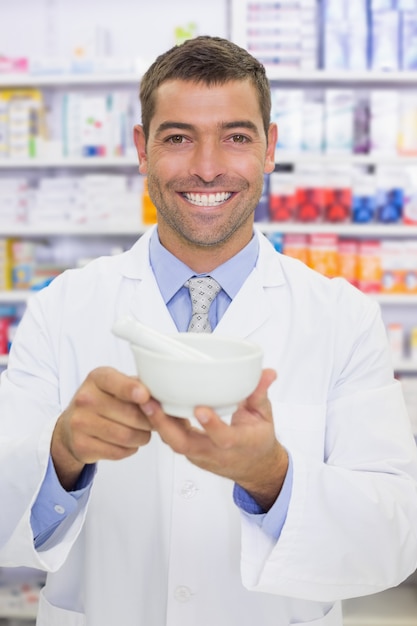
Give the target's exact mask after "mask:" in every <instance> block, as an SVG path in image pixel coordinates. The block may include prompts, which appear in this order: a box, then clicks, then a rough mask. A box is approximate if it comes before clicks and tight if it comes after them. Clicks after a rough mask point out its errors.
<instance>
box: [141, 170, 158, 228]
mask: <svg viewBox="0 0 417 626" xmlns="http://www.w3.org/2000/svg"><path fill="white" fill-rule="evenodd" d="M142 221H143V223H144V224H146V225H149V224H156V206H155V205H154V203H153V202H152V200H151V198H150V195H149V192H148V179H147V178H145V180H144V181H143V193H142Z"/></svg>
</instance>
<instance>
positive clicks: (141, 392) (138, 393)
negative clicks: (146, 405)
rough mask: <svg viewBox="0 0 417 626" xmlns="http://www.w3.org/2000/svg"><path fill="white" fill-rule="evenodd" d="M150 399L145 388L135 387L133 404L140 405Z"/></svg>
mask: <svg viewBox="0 0 417 626" xmlns="http://www.w3.org/2000/svg"><path fill="white" fill-rule="evenodd" d="M148 399H149V396H148V395H147V393H146V392H145V389H144V388H143V387H135V388H134V389H133V391H132V400H133V402H137V403H138V404H140V403H141V402H146V400H148Z"/></svg>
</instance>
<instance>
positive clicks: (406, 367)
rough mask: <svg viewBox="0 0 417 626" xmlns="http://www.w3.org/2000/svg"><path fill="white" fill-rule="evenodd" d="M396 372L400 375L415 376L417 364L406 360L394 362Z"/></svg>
mask: <svg viewBox="0 0 417 626" xmlns="http://www.w3.org/2000/svg"><path fill="white" fill-rule="evenodd" d="M393 366H394V371H395V372H396V373H398V374H414V373H417V363H416V362H415V361H414V362H413V361H411V360H407V359H404V360H403V361H394V362H393Z"/></svg>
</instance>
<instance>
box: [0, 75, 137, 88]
mask: <svg viewBox="0 0 417 626" xmlns="http://www.w3.org/2000/svg"><path fill="white" fill-rule="evenodd" d="M141 77H142V74H141V73H139V72H138V73H137V74H128V73H123V72H120V73H111V74H106V73H104V72H103V73H96V74H92V73H87V72H86V73H79V74H77V73H73V74H52V73H51V74H25V73H19V74H18V73H16V74H0V88H1V87H4V88H6V87H59V86H62V87H67V86H68V87H70V86H77V85H80V86H88V85H138V84H139V82H140V80H141Z"/></svg>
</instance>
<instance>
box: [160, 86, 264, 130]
mask: <svg viewBox="0 0 417 626" xmlns="http://www.w3.org/2000/svg"><path fill="white" fill-rule="evenodd" d="M165 119H170V120H173V119H175V120H177V121H181V122H191V120H195V121H201V122H204V121H205V122H206V123H208V122H209V121H210V120H212V119H217V121H219V120H221V121H226V120H231V119H250V120H251V121H252V122H254V123H255V124H262V115H261V110H260V105H259V98H258V92H257V90H256V88H255V86H254V85H253V83H252V82H251V81H250V80H239V81H238V80H236V81H228V82H226V83H224V84H215V85H206V84H205V83H202V82H198V83H196V82H193V81H185V80H169V81H166V82H164V83H162V85H160V86H159V87H158V89H157V90H156V97H155V110H154V115H153V122H156V123H158V124H159V123H161V122H162V121H164V120H165ZM151 126H152V122H151Z"/></svg>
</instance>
